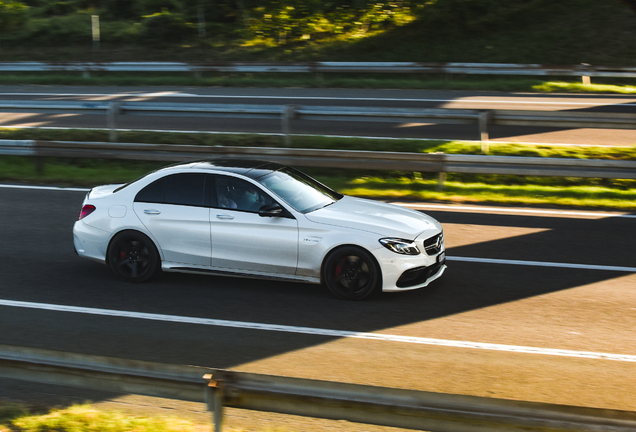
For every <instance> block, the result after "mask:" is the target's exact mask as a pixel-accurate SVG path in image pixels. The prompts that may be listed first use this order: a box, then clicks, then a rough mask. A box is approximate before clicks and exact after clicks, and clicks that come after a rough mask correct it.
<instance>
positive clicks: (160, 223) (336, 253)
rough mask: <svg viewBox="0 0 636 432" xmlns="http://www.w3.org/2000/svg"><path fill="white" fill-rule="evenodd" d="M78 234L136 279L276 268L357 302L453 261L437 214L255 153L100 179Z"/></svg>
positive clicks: (411, 284) (424, 281) (266, 272)
mask: <svg viewBox="0 0 636 432" xmlns="http://www.w3.org/2000/svg"><path fill="white" fill-rule="evenodd" d="M73 237H74V245H75V250H76V252H77V254H78V255H80V256H82V257H86V258H91V259H94V260H97V261H99V262H102V263H105V264H107V265H109V266H110V268H111V269H112V270H113V271H114V273H115V274H116V275H117V276H119V277H120V278H121V279H123V280H125V281H129V282H143V281H145V280H148V279H149V278H151V277H152V276H154V275H155V274H156V273H158V272H159V271H161V270H163V271H170V272H187V273H208V274H216V275H226V276H242V277H254V278H267V279H272V278H274V279H280V280H288V281H298V282H309V283H317V284H318V283H323V284H325V285H326V286H327V288H329V290H330V291H331V292H332V293H333V294H334V295H335V296H337V297H339V298H342V299H348V300H360V299H363V298H365V297H367V296H369V295H370V294H372V293H373V292H375V291H405V290H411V289H415V288H421V287H425V286H426V285H428V284H429V283H430V282H431V281H433V280H435V279H437V278H439V277H440V276H441V275H442V273H444V270H445V269H446V265H445V261H446V260H445V257H446V254H445V249H444V235H443V230H442V226H441V225H440V223H439V222H437V221H436V220H435V219H433V218H431V217H429V216H427V215H425V214H422V213H420V212H417V211H414V210H409V209H405V208H402V207H398V206H395V205H391V204H386V203H382V202H376V201H371V200H366V199H360V198H354V197H349V196H344V195H342V194H339V193H338V192H335V191H333V190H331V189H330V188H328V187H327V186H325V185H323V184H321V183H319V182H318V181H316V180H314V179H313V178H311V177H309V176H307V175H306V174H303V173H301V172H300V171H298V170H296V169H294V168H291V167H288V166H285V165H280V164H277V163H272V162H262V161H252V160H238V159H237V160H210V161H197V162H188V163H180V164H176V165H171V166H168V167H165V168H162V169H160V170H158V171H154V172H151V173H149V174H146V175H145V176H143V177H141V178H139V179H137V180H135V181H132V182H130V183H127V184H118V185H106V186H98V187H95V188H93V189H92V190H91V191H90V192H88V194H87V195H86V198H85V200H84V203H83V205H82V209H81V212H80V215H79V220H78V221H77V222H76V223H75V225H74V227H73Z"/></svg>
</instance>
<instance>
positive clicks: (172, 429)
mask: <svg viewBox="0 0 636 432" xmlns="http://www.w3.org/2000/svg"><path fill="white" fill-rule="evenodd" d="M12 424H13V426H14V427H17V428H18V430H19V431H22V432H48V431H57V432H82V431H91V432H122V431H135V432H177V431H183V432H192V431H195V430H196V429H197V428H196V426H195V425H194V424H192V423H190V422H188V421H186V420H180V419H176V418H159V417H148V418H145V417H132V416H126V415H123V414H119V413H117V412H105V411H100V410H98V409H95V408H92V407H91V406H89V405H75V406H72V407H70V408H67V409H63V410H56V411H52V412H51V413H49V414H46V415H32V416H25V417H21V418H18V419H15V420H13V421H12Z"/></svg>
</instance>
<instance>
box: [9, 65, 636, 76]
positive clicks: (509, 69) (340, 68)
mask: <svg viewBox="0 0 636 432" xmlns="http://www.w3.org/2000/svg"><path fill="white" fill-rule="evenodd" d="M60 71H64V72H83V73H85V74H90V72H191V73H195V74H200V73H202V72H230V73H231V72H239V73H397V74H474V75H525V76H581V77H611V78H636V67H614V66H594V65H588V64H580V65H575V66H552V65H540V64H510V63H418V62H292V63H275V62H213V63H181V62H112V63H97V62H0V72H60Z"/></svg>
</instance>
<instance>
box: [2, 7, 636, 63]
mask: <svg viewBox="0 0 636 432" xmlns="http://www.w3.org/2000/svg"><path fill="white" fill-rule="evenodd" d="M630 2H632V0H623V1H621V0H606V1H599V0H568V1H554V0H412V1H411V0H376V1H373V2H372V1H369V0H331V1H323V0H282V1H277V0H64V1H57V0H21V1H14V0H9V1H3V0H0V57H1V58H2V60H5V61H7V60H49V61H53V60H56V61H69V60H84V61H115V60H120V61H132V60H137V61H138V60H164V61H169V60H181V61H207V62H209V61H221V60H270V61H271V60H280V61H308V60H341V61H420V62H509V63H543V64H578V63H590V64H597V65H621V66H636V37H634V36H636V9H633V8H630V6H629V3H630ZM93 15H97V16H99V21H100V42H99V47H97V46H96V45H94V44H93V39H92V29H91V16H93Z"/></svg>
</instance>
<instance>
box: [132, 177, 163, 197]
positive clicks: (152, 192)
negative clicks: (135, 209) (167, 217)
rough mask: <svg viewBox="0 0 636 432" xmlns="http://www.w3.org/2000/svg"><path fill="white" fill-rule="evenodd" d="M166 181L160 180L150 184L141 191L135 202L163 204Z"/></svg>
mask: <svg viewBox="0 0 636 432" xmlns="http://www.w3.org/2000/svg"><path fill="white" fill-rule="evenodd" d="M164 180H165V178H160V179H159V180H155V181H154V182H152V183H150V184H149V185H148V186H146V187H145V188H143V189H142V190H140V191H139V193H138V194H137V196H136V197H135V202H147V203H163V202H164V198H163V195H164V193H163V192H164V187H163V184H164Z"/></svg>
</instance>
